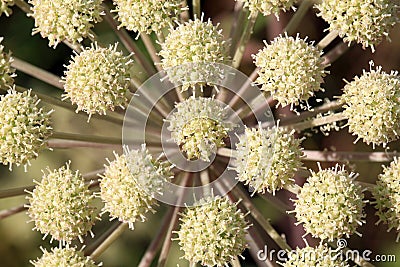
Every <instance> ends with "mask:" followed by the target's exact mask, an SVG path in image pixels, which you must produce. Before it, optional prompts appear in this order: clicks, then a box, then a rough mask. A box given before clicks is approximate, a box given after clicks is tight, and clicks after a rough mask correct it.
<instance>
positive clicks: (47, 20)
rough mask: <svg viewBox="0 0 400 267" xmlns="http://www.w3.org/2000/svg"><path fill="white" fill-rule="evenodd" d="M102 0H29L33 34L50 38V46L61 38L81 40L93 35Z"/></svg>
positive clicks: (100, 11) (99, 18)
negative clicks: (32, 19)
mask: <svg viewBox="0 0 400 267" xmlns="http://www.w3.org/2000/svg"><path fill="white" fill-rule="evenodd" d="M102 2H103V0H89V1H87V0H71V1H62V0H56V1H54V0H30V1H29V3H30V4H31V5H32V14H31V16H32V17H33V18H34V19H35V27H36V28H34V29H33V34H36V33H40V35H41V36H42V37H43V38H48V39H49V46H53V47H56V46H57V44H58V43H60V42H62V41H64V40H65V41H68V42H70V43H73V44H75V43H77V42H81V41H82V40H83V38H86V37H88V36H90V35H91V33H90V29H91V28H93V26H94V23H97V22H99V21H101V20H102V19H101V15H102V13H103V8H102Z"/></svg>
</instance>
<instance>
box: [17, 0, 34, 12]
mask: <svg viewBox="0 0 400 267" xmlns="http://www.w3.org/2000/svg"><path fill="white" fill-rule="evenodd" d="M14 3H15V5H16V6H17V7H19V8H20V9H21V10H22V11H24V12H25V13H26V14H29V13H31V6H30V5H29V4H28V3H26V2H25V1H23V0H14Z"/></svg>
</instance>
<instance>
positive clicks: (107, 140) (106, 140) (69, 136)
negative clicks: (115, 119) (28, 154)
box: [51, 132, 122, 144]
mask: <svg viewBox="0 0 400 267" xmlns="http://www.w3.org/2000/svg"><path fill="white" fill-rule="evenodd" d="M51 137H52V138H55V139H64V140H74V141H83V142H93V143H103V144H122V140H121V138H114V137H106V136H93V135H84V134H73V133H61V132H54V133H53V135H52V136H51Z"/></svg>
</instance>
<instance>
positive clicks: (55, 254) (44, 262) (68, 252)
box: [31, 247, 101, 267]
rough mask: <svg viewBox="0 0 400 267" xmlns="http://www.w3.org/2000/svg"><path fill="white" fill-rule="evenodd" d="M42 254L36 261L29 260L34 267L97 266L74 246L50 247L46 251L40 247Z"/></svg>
mask: <svg viewBox="0 0 400 267" xmlns="http://www.w3.org/2000/svg"><path fill="white" fill-rule="evenodd" d="M40 249H41V250H42V252H43V255H42V257H41V258H40V259H37V260H36V261H31V263H32V265H33V266H35V267H97V266H101V264H99V265H97V264H96V263H95V262H94V261H93V260H92V259H91V258H90V257H86V256H85V255H84V254H83V252H82V251H79V250H76V248H74V247H67V248H52V249H51V251H47V250H45V249H43V248H40Z"/></svg>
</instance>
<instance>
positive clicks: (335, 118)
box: [263, 113, 346, 131]
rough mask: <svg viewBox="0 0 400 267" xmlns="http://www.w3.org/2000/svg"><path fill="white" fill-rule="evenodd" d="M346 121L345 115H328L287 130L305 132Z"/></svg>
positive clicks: (290, 126)
mask: <svg viewBox="0 0 400 267" xmlns="http://www.w3.org/2000/svg"><path fill="white" fill-rule="evenodd" d="M345 119H346V117H345V116H344V115H343V113H335V114H332V115H328V116H325V117H322V118H314V119H312V120H310V121H305V122H299V123H295V124H291V125H288V126H285V128H287V129H289V130H291V129H295V130H296V131H303V130H305V129H309V128H312V127H316V126H321V125H324V124H329V123H333V122H336V121H342V120H345ZM263 126H264V125H263Z"/></svg>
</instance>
